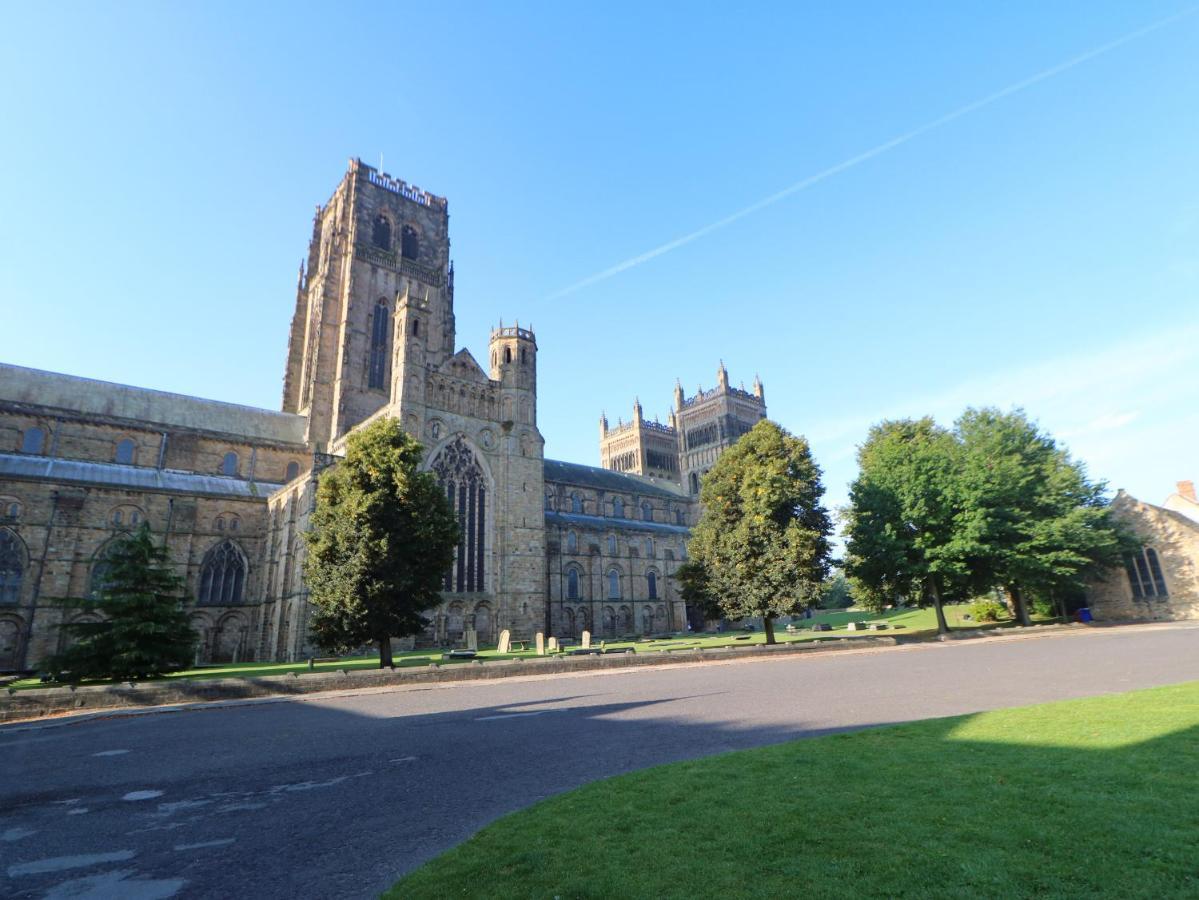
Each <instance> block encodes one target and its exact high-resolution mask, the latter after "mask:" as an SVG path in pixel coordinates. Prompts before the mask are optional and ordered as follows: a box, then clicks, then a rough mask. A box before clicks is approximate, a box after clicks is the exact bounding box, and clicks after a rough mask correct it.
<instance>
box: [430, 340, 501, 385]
mask: <svg viewBox="0 0 1199 900" xmlns="http://www.w3.org/2000/svg"><path fill="white" fill-rule="evenodd" d="M439 371H440V372H441V373H442V374H444V375H450V376H452V377H454V378H461V379H462V380H463V381H478V382H481V383H482V384H489V383H490V382H491V379H490V378H489V377H487V373H486V372H484V371H483V367H482V366H480V365H479V363H478V361H477V360H476V359H475V358H474V357H473V356H471V353H470V351H469V350H467V349H466V348H465V347H463V348H462V349H461V350H459V351H458V352H457V353H455V354H454V355H453V356H451V357H450V358H449V359H447V360H446V361H445V362H443V363H442V364H441V367H440V369H439Z"/></svg>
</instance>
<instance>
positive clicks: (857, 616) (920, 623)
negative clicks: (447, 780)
mask: <svg viewBox="0 0 1199 900" xmlns="http://www.w3.org/2000/svg"><path fill="white" fill-rule="evenodd" d="M967 612H968V607H966V606H960V607H959V606H952V607H947V608H946V611H945V614H946V618H947V619H948V621H949V625H950V627H951V628H996V627H1008V626H1010V625H1011V624H1012V623H1011V622H1001V623H985V624H980V623H977V622H972V621H969V620H965V619H963V618H962V616H963V615H965V614H967ZM817 622H820V623H825V624H828V625H830V626H831V627H832V628H833V629H834V631H833V632H813V631H811V630H810V628H811V626H812V625H813V624H815V623H817ZM850 622H886V623H887V624H888V627H889V629H890V630H888V631H885V632H882V633H883V634H894V635H897V636H905V637H922V636H927V635H929V634H933V633H935V632H936V630H937V622H936V618H935V616H934V614H933V611H932V610H931V609H903V610H888V611H887V612H885V613H881V614H874V613H869V612H866V611H864V610H852V611H849V610H841V611H837V612H822V613H818V614H817V615H815V616H813V618H811V619H806V620H797V621H796V627H797V628H799V629H801V630H799V631H797V632H796V633H794V634H788V633H787V631H786V629H785V626H783V625H779V626H778V627H777V628H776V629H775V637H776V639H777V640H778V641H779V642H780V643H792V642H796V641H811V640H828V639H830V638H832V637H836V638H845V637H866V636H868V635H872V634H874V632H858V631H855V632H847V631H845V627H846V625H848V624H849V623H850ZM836 632H840V633H836ZM765 640H766V636H765V635H764V634H763V633H762V632H761V631H756V632H750V633H748V634H747V633H745V632H741V631H733V632H724V633H721V634H679V635H677V636H674V637H671V638H668V639H663V640H644V639H643V640H623V641H622V640H612V641H607V642H605V643H606V646H607V647H610V648H613V649H618V648H624V647H633V648H635V649H636V651H637V652H638V653H652V652H659V651H670V650H685V649H690V648H701V647H729V646H735V647H741V646H753V645H755V644H761V643H764V642H765ZM599 642H600V640H599V638H595V639H594V640H593V643H594V644H596V645H598V644H599ZM528 643H529V646H530V647H531V646H532V641H529V642H528ZM536 655H537V654H536V651H534V650H531V649H530V650H526V651H524V652H517V653H505V654H500V653H496V652H495V648H494V646H492V647H484V648H482V649H481V650H480V652H479V656H478V658H479V659H482V660H484V661H487V660H497V659H519V658H529V657H533V656H536ZM394 661H395V664H396V666H397V667H398V668H406V667H410V666H427V665H429V664H431V663H437V664H444V665H460V664H462V663H463V662H469V660H450V659H444V658H443V656H442V651H441V650H413V651H408V652H403V653H396V654H395V656H394ZM378 665H379V657H378V656H377V655H367V656H354V657H345V658H341V659H338V660H336V661H335V662H323V663H316V664H314V666H313V667H312V668H311V669H310V668H309V666H308V663H307V662H306V661H305V662H296V663H274V662H268V663H233V664H228V665H215V666H200V667H197V668H194V669H187V670H185V671H182V672H173V673H171V674H170V675H167V676H165V679H168V680H170V679H176V678H261V677H263V676H266V675H286V674H288V673H289V672H294V673H296V674H297V675H303V674H305V673H307V672H310V671H316V672H334V671H337V670H339V669H347V670H350V671H354V670H357V669H372V668H377V667H378ZM84 683H85V684H113V683H114V682H113V681H89V682H84ZM59 686H61V685H56V684H43V683H42V682H41V680H40V679H38V678H23V679H20V680H17V681H14V682H12V683H11V684H9V685H8V687H10V688H12V689H15V690H19V691H23V690H35V689H39V688H46V687H59Z"/></svg>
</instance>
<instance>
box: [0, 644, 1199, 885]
mask: <svg viewBox="0 0 1199 900" xmlns="http://www.w3.org/2000/svg"><path fill="white" fill-rule="evenodd" d="M1191 679H1199V628H1196V627H1189V628H1188V627H1168V628H1157V629H1148V630H1104V631H1088V632H1086V633H1084V634H1070V635H1061V636H1054V637H1049V636H1044V637H1038V638H1035V639H1031V638H1030V639H1027V640H1015V641H973V642H960V643H952V644H947V645H922V646H917V647H907V648H897V649H893V650H876V651H854V652H846V653H837V654H827V655H823V654H819V655H811V656H804V657H792V658H788V659H770V660H763V661H754V662H735V663H729V664H722V665H715V664H706V665H691V666H679V667H669V668H660V669H645V670H640V671H636V672H620V673H613V674H598V675H597V674H591V675H580V676H572V677H535V678H521V679H511V680H502V681H496V682H487V683H466V684H459V685H451V686H442V687H428V688H410V689H403V690H388V691H380V692H370V693H362V694H357V695H353V696H338V697H328V696H326V697H320V696H319V695H318V696H317V697H315V698H312V697H310V698H308V699H301V700H288V701H285V702H275V703H268V704H252V705H234V706H227V707H223V708H216V709H213V708H207V709H197V710H193V711H184V712H176V713H163V714H154V715H142V716H132V717H123V718H106V719H93V720H90V721H85V722H78V723H75V724H61V723H59V724H50V725H40V726H10V727H7V728H3V729H0V896H6V897H58V898H63V897H121V898H129V900H150V898H158V897H172V896H178V897H188V898H192V897H195V898H201V897H203V898H208V897H211V898H230V897H254V898H274V897H279V898H290V897H294V896H297V895H304V896H317V897H329V898H338V897H372V896H375V895H376V894H377V893H378V892H379V891H380V890H382V889H383V888H385V887H386V886H388V885H389V884H390V883H391V882H392V881H393V880H394V879H395V878H396V877H398V876H399V875H400V874H402V873H403V872H405V871H407V870H409V869H411V868H413V867H415V866H416V865H418V864H420V863H421V862H423V861H425V860H427V859H429V858H430V857H432V856H433V855H435V854H436V853H438V852H440V851H441V850H444V849H445V848H447V847H450V846H452V845H453V844H456V843H458V842H459V841H461V840H463V839H464V838H466V837H467V836H469V835H470V834H471V833H473V832H474V831H476V830H477V829H478V828H479V827H480V826H482V825H484V824H486V823H487V822H489V821H491V820H493V819H495V818H496V817H497V816H499V815H501V814H503V813H506V812H509V811H511V810H515V809H518V808H520V807H523V806H527V805H528V804H530V803H532V802H533V801H535V800H538V799H540V798H542V797H547V796H549V795H551V794H556V793H558V792H560V791H563V790H567V789H569V788H573V787H576V786H578V785H580V784H583V783H585V782H588V781H591V780H594V779H596V778H602V777H605V776H608V775H614V774H617V773H620V772H627V771H630V770H632V769H638V768H642V767H644V766H649V765H653V764H656V763H662V762H669V761H672V760H679V759H684V758H688V757H696V756H703V755H706V754H712V753H719V752H722V751H725V750H733V749H739V748H744V747H753V746H759V745H762V744H769V743H773V742H777V741H782V740H787V739H790V738H795V737H802V736H808V735H814V734H820V733H823V732H828V731H838V730H844V729H847V728H856V727H862V726H869V725H876V724H883V723H888V722H899V721H907V720H912V719H920V718H927V717H930V716H944V715H952V714H958V713H969V712H976V711H980V710H985V709H994V708H998V707H1004V706H1015V705H1020V704H1026V703H1035V702H1039V701H1044V700H1052V699H1059V698H1066V697H1080V696H1087V695H1093V694H1101V693H1106V692H1112V691H1125V690H1131V689H1134V688H1142V687H1149V686H1152V685H1158V684H1169V683H1175V682H1180V681H1186V680H1191Z"/></svg>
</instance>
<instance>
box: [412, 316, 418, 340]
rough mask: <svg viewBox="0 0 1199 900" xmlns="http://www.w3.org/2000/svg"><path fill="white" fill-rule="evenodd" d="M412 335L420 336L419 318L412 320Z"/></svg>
mask: <svg viewBox="0 0 1199 900" xmlns="http://www.w3.org/2000/svg"><path fill="white" fill-rule="evenodd" d="M412 336H413V337H420V319H413V320H412Z"/></svg>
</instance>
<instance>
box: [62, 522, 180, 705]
mask: <svg viewBox="0 0 1199 900" xmlns="http://www.w3.org/2000/svg"><path fill="white" fill-rule="evenodd" d="M104 566H105V568H104V577H103V579H102V581H101V583H100V584H99V589H98V590H97V592H96V596H95V597H91V598H87V599H72V600H66V601H63V603H64V605H66V606H69V607H73V608H77V609H83V610H85V611H86V612H88V613H93V614H97V615H98V616H100V617H102V618H100V619H99V620H92V619H89V620H84V621H80V622H74V623H70V624H66V625H63V626H61V628H62V630H63V631H64V632H65V633H66V634H67V635H69V636H70V637H71V638H73V642H72V643H71V644H70V646H68V647H67V648H66V649H65V650H63V651H62V652H61V653H59V654H57V655H55V656H53V657H51V658H50V659H48V660H46V662H45V663H43V667H44V668H45V669H47V670H48V671H50V672H51V673H54V674H56V675H61V677H62V678H64V679H65V680H67V681H71V682H79V681H82V680H84V679H89V678H117V679H121V680H134V679H141V678H150V677H153V676H155V675H161V674H163V673H164V672H169V671H171V670H172V669H181V668H185V667H186V666H188V665H190V664H191V663H192V662H193V661H194V659H195V652H196V642H197V640H198V636H197V634H196V632H195V630H194V629H193V628H192V627H191V623H190V621H189V620H188V615H187V612H186V611H185V610H184V608H183V604H184V600H185V599H186V598H185V595H184V590H183V587H184V581H183V579H182V578H181V577H179V576H178V575H177V574H176V573H175V571H174V569H173V568H172V567H171V560H170V556H169V554H168V553H167V551H166V548H164V547H160V546H158V545H157V544H155V543H154V538H153V536H152V535H151V533H150V528H149V526H148V525H146V524H145V523H143V524H142V525H141V527H140V528H138V530H137V531H135V532H133V533H132V534H127V535H122V536H120V537H118V538H116V539H115V540H114V541H113V542H112V544H111V545H109V549H108V551H107V553H106V554H105V557H104Z"/></svg>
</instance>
